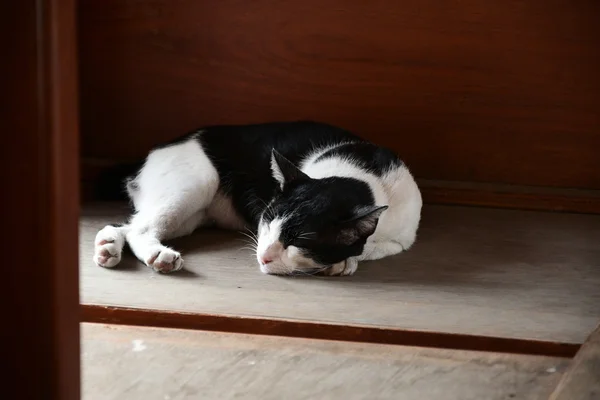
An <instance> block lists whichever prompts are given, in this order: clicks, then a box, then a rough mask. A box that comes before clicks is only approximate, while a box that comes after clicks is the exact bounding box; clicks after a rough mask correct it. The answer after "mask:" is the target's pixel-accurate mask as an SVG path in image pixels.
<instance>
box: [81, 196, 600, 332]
mask: <svg viewBox="0 0 600 400" xmlns="http://www.w3.org/2000/svg"><path fill="white" fill-rule="evenodd" d="M124 215H125V214H124V208H123V207H122V206H121V207H118V206H115V205H110V206H107V205H102V204H100V205H93V206H89V207H87V208H86V209H85V210H84V213H83V217H82V219H81V229H80V232H81V233H80V235H81V240H80V242H81V243H80V258H81V278H80V279H81V286H80V287H81V299H82V302H83V303H84V304H99V305H115V306H126V307H134V308H150V309H160V310H171V311H186V312H199V313H211V314H225V315H237V316H254V317H267V318H274V319H287V320H290V319H291V320H302V321H316V322H327V323H335V324H346V325H347V324H351V325H361V326H376V327H393V328H402V329H411V330H425V331H431V332H434V331H435V332H449V333H464V334H472V335H485V336H494V337H506V338H526V339H539V340H545V341H555V342H563V343H582V342H583V341H584V340H585V338H586V337H587V335H588V334H589V333H590V332H591V331H592V330H593V329H594V327H595V326H596V324H597V323H598V321H600V289H599V288H600V216H591V215H575V214H554V213H543V212H526V211H509V210H494V209H478V208H462V207H450V206H448V207H445V206H426V207H425V209H424V216H423V223H422V228H421V230H420V233H419V239H418V241H417V243H416V245H415V246H414V247H413V249H411V250H410V251H408V252H406V253H404V254H401V255H398V256H395V257H391V258H388V259H386V260H382V261H376V262H369V263H364V264H362V265H361V266H359V270H358V272H357V273H356V275H354V276H352V277H342V278H330V277H310V278H309V277H306V278H304V277H293V278H286V277H274V276H266V275H263V274H261V273H260V272H259V269H258V266H257V264H256V261H255V258H254V256H253V254H252V253H251V252H250V251H248V250H244V249H242V248H243V247H244V246H245V243H244V238H243V236H241V235H236V234H231V233H226V232H220V231H208V232H198V233H196V234H194V235H192V236H190V237H187V238H183V239H181V240H177V241H175V242H174V243H173V245H174V246H175V247H176V248H177V249H179V250H181V251H182V252H183V257H184V259H185V270H184V271H181V272H180V273H176V274H172V275H159V274H156V273H154V272H152V271H151V270H150V269H148V268H147V267H145V266H143V265H142V264H140V263H139V262H138V261H137V260H135V259H134V258H133V256H131V255H129V254H128V255H127V256H126V257H125V259H124V260H123V262H122V265H121V266H120V267H118V268H116V269H112V270H107V269H102V268H99V267H97V266H95V265H94V264H93V262H92V253H93V239H94V236H95V234H96V232H97V230H98V229H99V228H101V227H103V226H104V225H105V224H106V223H109V222H118V221H121V220H122V219H123V218H122V217H123V216H124Z"/></svg>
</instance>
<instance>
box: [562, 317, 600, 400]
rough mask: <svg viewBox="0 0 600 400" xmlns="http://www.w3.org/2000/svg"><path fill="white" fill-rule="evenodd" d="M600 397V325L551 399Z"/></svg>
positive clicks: (595, 399) (580, 399) (571, 399)
mask: <svg viewBox="0 0 600 400" xmlns="http://www.w3.org/2000/svg"><path fill="white" fill-rule="evenodd" d="M574 399H578V400H597V399H600V325H599V326H598V328H596V330H595V331H594V332H593V333H592V334H591V335H590V337H589V338H588V339H587V340H586V341H585V343H584V344H583V346H582V347H581V350H579V352H578V353H577V355H576V356H575V359H574V360H573V361H572V362H571V365H570V366H569V368H568V369H567V371H566V372H565V375H564V376H563V377H562V379H561V380H560V382H559V384H558V386H557V387H556V389H555V390H554V392H553V393H552V395H551V396H550V400H574Z"/></svg>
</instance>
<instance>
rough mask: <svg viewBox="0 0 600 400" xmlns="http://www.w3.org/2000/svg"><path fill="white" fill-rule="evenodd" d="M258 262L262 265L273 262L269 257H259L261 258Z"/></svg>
mask: <svg viewBox="0 0 600 400" xmlns="http://www.w3.org/2000/svg"><path fill="white" fill-rule="evenodd" d="M260 262H261V263H262V264H263V265H267V264H270V263H272V262H273V260H270V259H268V258H266V257H261V258H260Z"/></svg>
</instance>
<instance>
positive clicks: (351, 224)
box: [336, 206, 388, 246]
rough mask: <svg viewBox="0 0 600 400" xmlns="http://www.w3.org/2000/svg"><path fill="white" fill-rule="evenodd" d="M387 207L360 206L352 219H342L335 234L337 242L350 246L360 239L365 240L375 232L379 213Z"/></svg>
mask: <svg viewBox="0 0 600 400" xmlns="http://www.w3.org/2000/svg"><path fill="white" fill-rule="evenodd" d="M387 209H388V206H371V207H362V208H360V209H359V210H357V211H356V212H355V215H354V217H353V218H352V219H350V220H348V221H344V222H343V223H342V224H341V225H342V228H341V230H340V231H339V232H338V234H337V240H336V241H337V242H338V243H339V244H343V245H347V246H350V245H352V244H354V243H356V242H358V241H360V240H366V239H367V238H368V237H369V236H371V235H372V234H373V233H375V229H377V223H378V222H379V217H380V216H381V213H383V212H384V211H385V210H387Z"/></svg>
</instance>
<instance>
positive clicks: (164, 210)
mask: <svg viewBox="0 0 600 400" xmlns="http://www.w3.org/2000/svg"><path fill="white" fill-rule="evenodd" d="M218 187H219V176H218V173H217V170H216V169H215V167H214V166H213V165H212V163H211V161H210V160H209V158H208V157H207V156H206V154H205V153H204V150H203V149H202V146H201V145H200V143H199V142H198V141H197V140H196V139H195V138H190V139H189V140H186V141H184V142H181V143H177V144H173V145H170V146H167V147H163V148H160V149H156V150H154V151H152V152H151V153H150V155H149V156H148V158H147V159H146V162H145V164H144V166H143V167H142V169H141V170H140V172H139V174H138V175H137V176H136V177H135V178H134V179H133V180H130V181H129V182H128V185H127V190H128V193H129V196H130V197H131V199H132V200H133V203H134V206H135V210H136V212H135V214H134V215H133V216H132V218H131V220H130V221H129V224H128V225H126V226H124V227H121V228H120V230H118V231H114V230H111V229H109V228H108V227H106V228H104V229H103V230H102V231H100V233H103V234H104V233H106V236H107V237H108V238H109V239H112V236H111V235H113V236H114V235H116V232H118V233H119V234H120V235H119V236H116V238H115V240H114V241H113V243H116V244H117V245H121V243H123V244H124V242H125V240H126V241H127V243H128V244H129V247H130V248H131V250H132V251H133V253H134V254H135V256H136V257H137V258H138V259H140V260H141V261H142V262H144V263H145V264H146V265H148V266H149V267H151V268H153V269H154V270H155V271H158V272H172V271H177V270H179V269H181V268H182V267H183V259H182V258H181V254H180V253H179V252H177V251H175V250H173V249H172V248H170V247H168V246H165V245H164V244H162V241H164V240H169V239H174V238H176V237H179V236H184V235H187V234H190V233H191V232H192V231H194V229H195V228H196V227H198V226H199V225H201V224H202V223H203V221H204V219H205V214H206V210H207V209H208V207H209V205H210V204H211V202H212V201H213V199H214V197H215V194H216V192H217V189H218ZM100 233H98V235H99V237H97V243H98V245H99V243H101V242H102V241H103V240H104V239H106V238H105V237H104V236H102V235H100ZM121 239H123V241H122V242H121ZM107 243H110V241H109V240H107V241H106V243H104V244H103V245H104V246H106V245H107ZM117 245H115V246H114V248H113V247H110V250H115V253H114V254H115V256H114V257H113V258H115V260H112V261H110V262H105V263H103V262H102V261H104V258H102V255H103V254H105V253H103V252H99V254H97V255H98V256H99V257H96V256H95V257H94V258H95V261H96V259H97V260H98V261H101V262H100V263H99V265H101V264H104V265H103V266H107V265H109V264H113V263H114V265H116V264H117V263H118V257H116V254H117V252H116V250H119V248H120V249H121V250H122V245H121V246H120V247H119V246H117ZM109 253H110V251H109ZM110 254H111V255H112V254H113V253H110ZM119 254H120V253H119ZM107 261H108V260H107ZM97 263H98V262H97ZM114 265H113V266H114Z"/></svg>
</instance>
